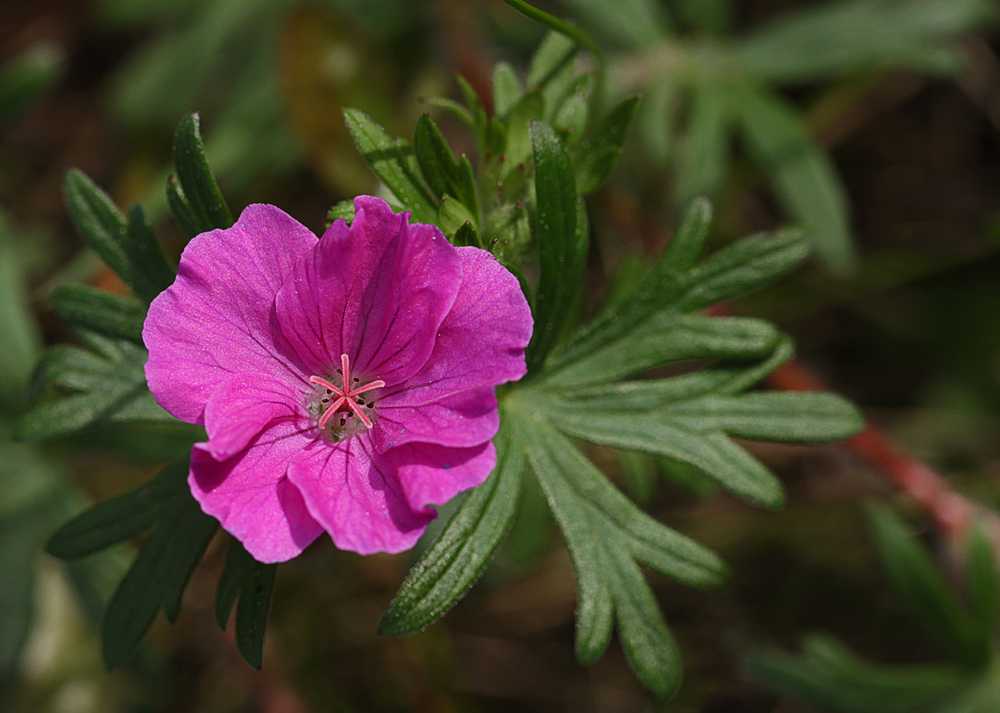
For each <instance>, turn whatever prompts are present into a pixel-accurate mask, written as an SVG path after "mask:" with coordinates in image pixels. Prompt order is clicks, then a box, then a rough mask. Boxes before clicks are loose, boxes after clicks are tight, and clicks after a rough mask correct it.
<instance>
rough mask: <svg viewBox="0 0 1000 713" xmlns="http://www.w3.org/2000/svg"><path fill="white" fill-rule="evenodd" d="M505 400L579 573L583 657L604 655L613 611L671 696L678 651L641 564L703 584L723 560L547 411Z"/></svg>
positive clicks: (658, 689) (655, 681) (646, 670)
mask: <svg viewBox="0 0 1000 713" xmlns="http://www.w3.org/2000/svg"><path fill="white" fill-rule="evenodd" d="M507 403H508V405H509V406H510V407H511V408H510V409H509V412H511V413H515V414H516V418H517V424H516V425H517V429H518V434H519V440H520V441H521V442H523V443H524V444H525V445H526V447H527V450H528V460H529V463H530V464H531V468H532V471H533V472H534V473H535V474H536V476H537V477H538V479H539V482H540V483H541V485H542V488H543V490H544V491H545V494H546V497H547V498H548V501H549V505H550V507H551V508H552V512H553V514H554V515H555V516H556V520H557V521H558V522H559V525H560V528H561V529H562V530H563V534H564V535H565V537H566V542H567V545H568V546H569V549H570V554H571V556H572V558H573V564H574V567H575V569H576V571H577V577H578V580H579V587H580V602H579V606H578V609H577V657H578V658H579V659H580V660H581V662H584V663H590V662H592V661H594V660H596V658H597V657H599V656H600V654H601V653H602V652H603V650H604V648H605V647H606V646H607V642H608V640H609V637H610V633H611V625H612V621H613V619H612V615H613V616H614V618H615V619H617V621H618V628H619V632H620V633H621V636H622V644H623V647H624V649H625V652H626V654H627V656H628V658H629V661H630V663H631V664H632V666H633V668H634V669H635V671H636V673H637V674H638V675H639V677H640V678H641V679H642V681H643V682H644V683H645V684H646V685H647V686H648V687H650V689H651V690H653V691H654V692H655V693H657V694H658V695H661V696H666V695H669V694H670V693H672V692H673V691H674V690H675V689H676V687H677V685H678V684H679V682H680V657H679V655H678V653H677V650H676V645H675V644H674V642H673V638H672V636H671V635H670V632H669V630H668V629H667V626H666V623H665V622H664V621H663V618H662V614H660V612H659V609H658V607H657V604H656V600H655V598H654V597H653V596H652V593H651V592H650V590H649V587H648V585H647V584H646V583H645V581H644V580H643V578H642V574H641V572H640V570H639V568H638V566H637V563H640V562H641V563H643V564H646V565H648V566H650V567H652V568H653V569H655V570H657V571H658V572H661V573H662V574H665V575H667V576H670V577H673V578H675V579H678V580H680V581H682V582H684V583H686V584H689V585H691V586H698V587H711V586H717V585H718V584H719V583H720V582H721V581H722V579H723V578H724V577H725V575H726V568H725V565H724V564H723V563H722V562H721V561H720V560H719V559H718V558H717V557H716V556H715V555H714V554H713V553H711V552H710V551H708V550H706V549H704V548H703V547H701V546H700V545H698V544H697V543H695V542H693V541H691V540H689V539H688V538H686V537H684V536H682V535H680V534H678V533H676V532H674V531H673V530H670V529H669V528H667V527H664V526H663V525H661V524H660V523H658V522H657V521H655V520H653V519H652V518H650V517H649V516H648V515H646V514H645V513H643V512H642V511H641V510H639V509H638V508H637V507H636V506H635V505H634V504H633V503H632V502H631V501H630V500H628V498H626V497H625V496H624V495H622V494H621V492H619V491H618V490H617V489H616V488H614V486H612V485H611V484H610V483H609V482H608V481H607V480H606V479H605V478H604V476H603V475H602V474H601V473H600V471H598V470H597V469H596V468H595V467H594V466H593V464H592V463H591V462H590V461H589V460H587V459H586V458H585V457H584V456H583V455H582V454H581V453H580V452H579V451H578V450H577V449H576V448H574V447H573V445H572V444H571V443H569V441H567V440H566V439H565V438H564V437H563V436H561V435H560V434H559V433H558V432H557V431H555V430H554V429H553V428H552V427H551V426H549V425H548V424H547V423H546V422H545V420H544V416H543V415H542V414H539V413H537V412H534V413H533V412H532V410H531V408H530V407H528V406H527V404H526V403H522V402H521V401H520V400H518V399H517V398H516V397H513V396H512V397H509V398H508V401H507ZM612 613H613V614H612Z"/></svg>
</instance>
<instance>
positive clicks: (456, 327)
mask: <svg viewBox="0 0 1000 713" xmlns="http://www.w3.org/2000/svg"><path fill="white" fill-rule="evenodd" d="M458 253H459V255H460V256H461V259H462V286H461V289H459V292H458V295H457V296H456V298H455V301H454V303H453V304H452V307H451V311H450V312H449V313H448V316H447V317H445V319H444V321H443V322H442V323H441V326H440V328H439V329H438V331H437V338H436V340H435V344H434V351H433V352H432V353H431V356H430V357H429V358H428V359H427V362H426V363H425V364H424V367H423V368H422V369H421V370H420V371H419V372H418V373H416V374H415V375H413V376H412V377H411V378H410V379H409V380H407V382H406V383H405V384H403V385H401V386H399V387H395V388H393V386H392V385H390V386H388V387H386V388H385V389H383V390H382V393H380V394H379V396H378V407H379V409H380V410H381V409H394V408H401V407H413V406H423V405H427V404H433V403H435V402H439V401H441V400H442V399H445V398H448V397H450V396H452V395H454V394H457V393H459V392H462V391H467V390H469V389H474V388H477V387H480V386H485V385H489V386H495V385H497V384H502V383H504V382H507V381H516V380H517V379H520V378H521V377H522V376H524V374H525V372H526V371H527V369H526V367H525V361H524V349H525V347H527V345H528V342H529V341H530V339H531V327H532V319H531V309H530V308H529V307H528V302H527V300H525V298H524V293H523V292H521V287H520V285H519V284H518V282H517V278H515V277H514V276H513V275H512V274H511V273H510V272H509V271H508V270H507V269H506V268H504V267H503V265H501V264H500V263H499V262H498V261H497V260H496V258H494V257H493V256H492V255H490V254H489V253H488V252H486V251H485V250H480V249H479V248H472V247H465V248H458ZM404 425H405V424H404Z"/></svg>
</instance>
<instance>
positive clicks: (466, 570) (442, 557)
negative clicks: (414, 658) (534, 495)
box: [379, 419, 525, 636]
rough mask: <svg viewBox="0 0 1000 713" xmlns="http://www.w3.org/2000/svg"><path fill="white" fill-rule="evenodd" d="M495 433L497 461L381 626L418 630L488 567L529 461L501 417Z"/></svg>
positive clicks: (386, 630)
mask: <svg viewBox="0 0 1000 713" xmlns="http://www.w3.org/2000/svg"><path fill="white" fill-rule="evenodd" d="M503 424H504V425H503V426H502V428H501V430H500V434H499V435H498V436H497V439H496V444H497V466H496V470H495V472H494V473H493V474H492V475H491V476H490V477H489V478H488V479H487V481H486V482H485V483H483V484H482V485H480V486H479V487H478V488H476V489H475V490H474V491H472V493H471V494H470V495H469V496H468V497H466V499H465V500H464V501H463V502H462V505H461V506H460V507H459V509H458V510H457V511H456V512H455V514H454V515H453V516H452V518H451V520H450V521H449V522H448V525H447V526H446V527H445V529H444V531H443V532H442V533H441V535H440V536H439V537H438V539H437V540H436V541H435V542H434V544H433V545H431V547H430V548H429V549H428V550H427V551H426V552H424V554H423V556H421V558H420V560H419V561H418V562H417V563H416V564H415V565H414V567H413V569H412V570H410V573H409V575H407V577H406V579H405V580H404V581H403V584H402V586H401V587H400V589H399V592H397V594H396V596H395V598H394V599H393V600H392V603H391V604H390V605H389V609H388V610H387V611H386V613H385V614H384V615H383V616H382V620H381V621H380V622H379V632H380V633H382V634H385V635H388V636H398V635H400V634H409V633H412V632H415V631H419V630H421V629H423V628H425V627H427V626H429V625H430V624H432V623H434V622H435V621H437V619H439V618H440V617H442V616H443V615H444V614H445V613H446V612H448V610H450V609H451V608H452V607H453V606H455V604H456V603H458V601H459V600H460V599H461V598H462V597H463V596H465V594H466V593H467V592H468V590H469V589H470V588H471V587H472V585H473V584H475V582H476V580H477V579H479V576H480V574H482V572H483V570H484V569H485V568H486V565H487V563H488V562H489V560H490V558H491V557H492V556H493V552H494V551H495V550H496V548H497V546H498V545H499V544H500V541H501V540H502V539H503V538H504V536H505V535H506V534H507V531H508V529H509V528H510V524H511V522H512V521H513V518H514V511H515V508H516V505H517V497H518V493H519V491H520V487H521V473H522V471H523V470H524V467H525V459H524V452H523V450H522V449H521V448H520V447H519V445H518V444H516V443H514V442H513V438H512V435H511V427H510V426H509V425H507V423H506V419H504V421H503Z"/></svg>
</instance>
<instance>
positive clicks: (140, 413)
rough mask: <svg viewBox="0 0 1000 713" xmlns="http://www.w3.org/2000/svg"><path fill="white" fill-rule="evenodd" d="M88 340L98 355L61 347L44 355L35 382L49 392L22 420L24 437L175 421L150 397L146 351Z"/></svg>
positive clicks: (127, 344) (104, 340)
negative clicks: (114, 424) (115, 424)
mask: <svg viewBox="0 0 1000 713" xmlns="http://www.w3.org/2000/svg"><path fill="white" fill-rule="evenodd" d="M88 341H89V342H90V343H91V345H92V346H93V349H94V351H90V350H87V349H81V348H80V347H74V346H69V345H58V346H55V347H53V348H51V349H49V350H48V352H46V353H45V355H44V357H43V358H42V363H41V364H40V366H39V370H38V375H37V377H36V380H37V381H38V382H40V383H41V384H42V385H44V386H45V387H46V394H44V395H43V397H42V398H41V399H40V400H39V402H38V403H36V404H35V405H34V406H33V407H32V408H31V410H30V411H28V413H26V414H25V415H24V416H22V417H21V419H20V421H19V422H18V425H17V432H18V435H19V436H20V437H21V438H24V439H27V440H41V439H44V438H54V437H56V436H65V435H68V434H70V433H76V432H78V431H82V430H84V429H86V428H90V427H94V426H101V425H107V424H111V423H176V422H177V421H176V419H174V418H173V417H172V416H171V415H170V414H168V413H167V412H166V411H164V410H163V409H162V408H161V407H160V406H159V405H158V404H157V403H156V401H155V400H154V399H153V396H152V394H150V393H149V388H148V387H147V386H146V375H145V373H144V372H143V365H144V364H145V363H146V358H147V354H146V350H145V349H143V348H142V347H140V346H138V345H135V344H133V343H131V342H126V341H121V340H111V339H107V338H104V337H100V336H98V335H96V334H92V335H89V336H88Z"/></svg>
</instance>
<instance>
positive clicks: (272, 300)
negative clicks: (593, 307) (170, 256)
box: [143, 196, 532, 562]
mask: <svg viewBox="0 0 1000 713" xmlns="http://www.w3.org/2000/svg"><path fill="white" fill-rule="evenodd" d="M354 205H355V211H356V215H355V218H354V221H353V223H352V224H351V226H350V227H348V226H347V225H346V223H345V222H344V221H343V220H338V221H337V222H335V223H334V224H333V225H332V226H331V227H330V228H329V229H328V230H327V231H326V233H324V234H323V237H322V238H320V239H318V240H317V238H316V236H315V235H313V234H312V233H311V232H310V231H309V230H308V229H307V228H305V227H304V226H302V225H301V224H299V223H298V222H296V221H295V220H294V219H293V218H291V217H289V216H288V215H286V214H285V213H284V212H282V211H281V210H279V209H278V208H275V207H273V206H268V205H252V206H249V207H248V208H247V209H246V210H245V211H244V212H243V214H242V215H241V216H240V218H239V220H238V221H237V222H236V224H235V225H234V226H233V227H231V228H228V229H226V230H213V231H212V232H209V233H203V234H202V235H199V236H197V237H196V238H194V239H193V240H192V241H191V242H190V244H188V246H187V248H186V249H185V250H184V253H183V255H182V256H181V260H180V266H179V270H178V275H177V280H176V281H175V282H174V284H173V285H172V286H171V287H170V288H168V289H167V290H166V291H164V292H163V293H162V294H161V295H160V296H159V297H157V298H156V299H155V300H154V301H153V303H152V304H151V305H150V308H149V316H148V317H147V319H146V324H145V327H144V329H143V340H144V341H145V343H146V346H147V347H148V349H149V361H148V362H147V363H146V378H147V379H148V381H149V387H150V389H151V390H152V392H153V395H154V396H155V397H156V400H157V401H158V402H159V403H160V405H161V406H163V408H165V409H166V410H167V411H169V412H170V413H172V414H173V415H174V416H176V417H177V418H179V419H181V420H183V421H187V422H189V423H195V424H200V425H203V426H204V427H205V429H206V431H207V433H208V440H207V441H206V442H204V443H198V444H196V445H195V446H194V450H193V452H192V457H191V472H190V475H189V478H188V481H189V483H190V486H191V492H192V493H193V494H194V497H195V498H196V499H197V500H198V502H199V503H201V506H202V509H203V510H204V511H205V512H206V513H208V514H210V515H212V516H213V517H215V518H217V519H218V520H219V521H220V522H221V523H222V525H223V527H224V528H225V529H226V530H228V531H229V532H230V533H232V534H233V535H234V536H235V537H236V538H237V539H239V540H240V541H241V542H242V543H243V545H244V546H245V547H246V549H247V550H248V551H249V552H250V554H252V555H253V556H254V557H255V558H256V559H258V560H260V561H261V562H280V561H284V560H288V559H290V558H292V557H295V556H296V555H298V554H299V553H300V552H301V551H302V550H303V549H304V548H305V547H306V546H307V545H309V544H310V543H311V542H312V541H313V540H315V539H316V538H317V537H318V536H319V535H320V534H321V533H322V532H323V531H326V532H328V533H329V534H330V536H331V537H332V538H333V541H334V543H335V544H336V546H337V547H339V548H341V549H346V550H353V551H355V552H359V553H361V554H369V553H373V552H401V551H403V550H406V549H409V548H410V547H412V546H413V545H414V543H415V542H416V541H417V538H419V537H420V535H421V534H422V533H423V532H424V529H425V528H426V526H427V523H428V522H430V520H432V519H433V518H434V517H435V511H434V509H433V508H432V507H430V506H432V505H441V504H443V503H445V502H447V501H448V500H449V499H451V498H452V497H453V496H454V495H455V494H457V493H459V492H462V491H464V490H467V489H469V488H473V487H475V486H477V485H479V484H480V483H482V482H483V481H484V480H485V479H486V477H487V476H488V475H489V474H490V471H492V469H493V466H494V465H495V463H496V452H495V450H494V447H493V443H492V441H491V438H492V437H493V436H494V435H496V432H497V429H498V427H499V416H498V413H497V400H496V395H495V393H494V387H495V386H496V385H498V384H502V383H504V382H507V381H512V380H516V379H519V378H521V377H522V376H523V375H524V373H525V362H524V348H525V346H526V345H527V343H528V340H529V338H530V336H531V326H532V322H531V313H530V310H529V308H528V305H527V302H526V301H525V299H524V296H523V294H522V293H521V290H520V288H519V286H518V283H517V280H516V279H515V278H514V277H513V275H511V274H510V273H509V272H508V271H507V270H506V269H504V268H503V266H501V265H500V263H498V262H497V261H496V259H494V258H493V256H492V255H490V254H489V253H488V252H486V251H485V250H480V249H478V248H469V247H462V248H456V247H454V246H452V245H451V244H450V243H449V242H448V241H447V240H446V239H445V238H444V236H443V235H442V234H441V232H440V231H439V230H438V229H437V228H436V227H434V226H431V225H422V224H409V223H408V220H409V214H408V213H402V214H394V213H393V212H392V211H391V209H390V208H389V206H388V204H387V203H385V201H382V200H380V199H378V198H372V197H368V196H362V197H359V198H357V199H356V200H355V202H354Z"/></svg>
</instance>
